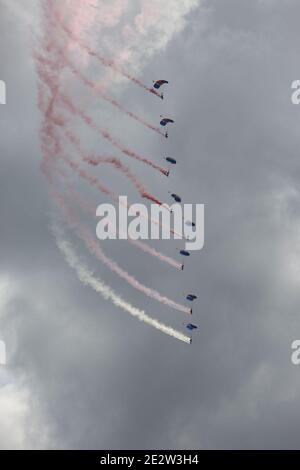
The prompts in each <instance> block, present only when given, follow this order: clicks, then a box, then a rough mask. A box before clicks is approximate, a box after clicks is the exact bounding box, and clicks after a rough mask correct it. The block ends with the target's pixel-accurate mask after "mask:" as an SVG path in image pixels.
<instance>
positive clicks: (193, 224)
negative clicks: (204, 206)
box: [185, 220, 196, 227]
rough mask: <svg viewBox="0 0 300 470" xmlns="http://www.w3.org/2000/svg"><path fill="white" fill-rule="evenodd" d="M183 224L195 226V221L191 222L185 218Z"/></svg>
mask: <svg viewBox="0 0 300 470" xmlns="http://www.w3.org/2000/svg"><path fill="white" fill-rule="evenodd" d="M185 225H187V226H188V227H196V224H195V222H192V221H191V220H187V221H186V223H185Z"/></svg>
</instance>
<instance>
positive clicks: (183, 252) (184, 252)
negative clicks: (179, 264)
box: [180, 250, 191, 256]
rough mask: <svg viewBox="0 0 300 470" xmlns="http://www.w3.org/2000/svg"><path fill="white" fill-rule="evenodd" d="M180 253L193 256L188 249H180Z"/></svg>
mask: <svg viewBox="0 0 300 470" xmlns="http://www.w3.org/2000/svg"><path fill="white" fill-rule="evenodd" d="M180 254H181V255H182V256H191V253H190V252H189V251H186V250H180Z"/></svg>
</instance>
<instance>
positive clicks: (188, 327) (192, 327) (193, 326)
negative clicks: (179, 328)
mask: <svg viewBox="0 0 300 470" xmlns="http://www.w3.org/2000/svg"><path fill="white" fill-rule="evenodd" d="M186 327H187V329H188V330H191V331H193V330H197V329H198V326H196V325H193V323H188V324H187V325H186Z"/></svg>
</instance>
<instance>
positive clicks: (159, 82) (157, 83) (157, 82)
mask: <svg viewBox="0 0 300 470" xmlns="http://www.w3.org/2000/svg"><path fill="white" fill-rule="evenodd" d="M153 83H154V85H153V88H155V89H156V90H159V89H160V87H161V86H162V85H165V84H167V83H169V82H168V81H167V80H157V81H156V82H153Z"/></svg>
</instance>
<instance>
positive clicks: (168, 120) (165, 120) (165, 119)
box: [160, 118, 175, 127]
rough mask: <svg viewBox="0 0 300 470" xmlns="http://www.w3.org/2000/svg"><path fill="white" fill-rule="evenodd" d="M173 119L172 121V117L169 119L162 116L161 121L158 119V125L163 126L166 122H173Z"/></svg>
mask: <svg viewBox="0 0 300 470" xmlns="http://www.w3.org/2000/svg"><path fill="white" fill-rule="evenodd" d="M174 122H175V121H173V119H169V118H163V119H162V120H161V121H160V125H161V126H163V127H165V126H166V125H167V124H169V123H174Z"/></svg>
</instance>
